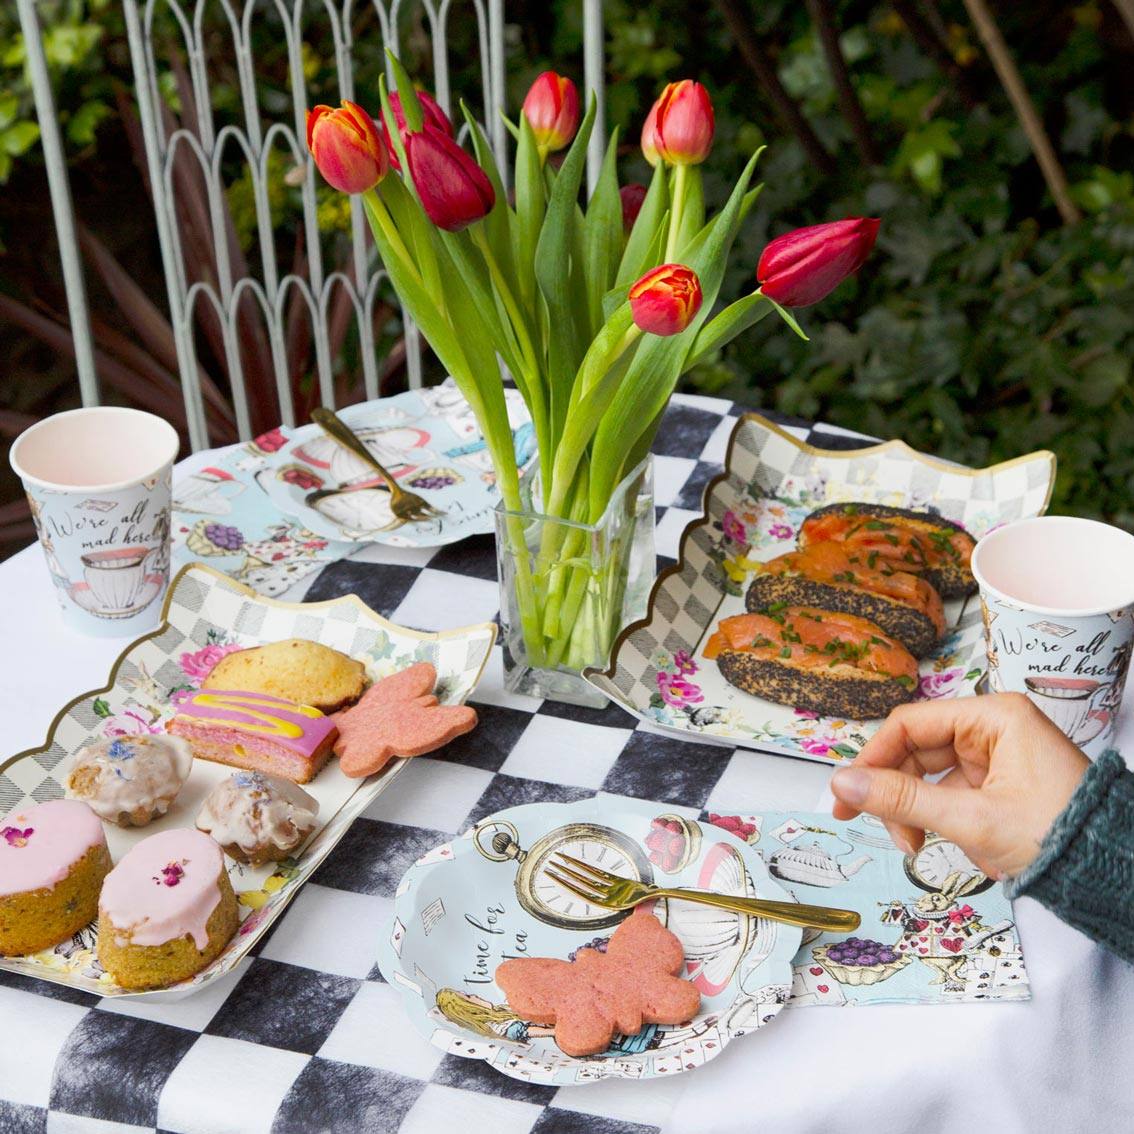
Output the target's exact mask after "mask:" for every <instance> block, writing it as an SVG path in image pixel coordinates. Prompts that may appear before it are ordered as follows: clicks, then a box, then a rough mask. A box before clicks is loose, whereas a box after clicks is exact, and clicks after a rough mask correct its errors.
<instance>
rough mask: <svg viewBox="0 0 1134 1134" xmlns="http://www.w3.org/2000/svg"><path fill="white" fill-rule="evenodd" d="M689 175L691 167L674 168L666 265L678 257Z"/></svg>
mask: <svg viewBox="0 0 1134 1134" xmlns="http://www.w3.org/2000/svg"><path fill="white" fill-rule="evenodd" d="M688 174H689V167H688V166H687V165H685V164H679V165H675V166H674V167H673V193H672V195H671V201H672V204H671V206H670V210H669V233H668V235H667V236H666V240H665V257H664V258H663V263H666V264H671V263H673V258H674V256H676V255H677V241H678V238H679V237H680V235H681V220H682V213H684V212H685V194H686V184H687V179H688Z"/></svg>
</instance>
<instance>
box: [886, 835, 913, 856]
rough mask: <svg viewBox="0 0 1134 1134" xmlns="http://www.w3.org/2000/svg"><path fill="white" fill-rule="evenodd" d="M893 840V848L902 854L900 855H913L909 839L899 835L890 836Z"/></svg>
mask: <svg viewBox="0 0 1134 1134" xmlns="http://www.w3.org/2000/svg"><path fill="white" fill-rule="evenodd" d="M890 837H891V838H892V839H893V840H894V846H896V847H897V848H898V850H900V851H901V852H902V854H913V843H911V842H910V841H909V839H906V838H903V837H902V836H901V835H893V834H892V835H891V836H890Z"/></svg>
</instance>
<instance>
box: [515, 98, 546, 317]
mask: <svg viewBox="0 0 1134 1134" xmlns="http://www.w3.org/2000/svg"><path fill="white" fill-rule="evenodd" d="M545 209H546V202H545V199H544V193H543V170H542V169H541V167H540V161H539V150H538V149H537V148H536V140H535V135H534V134H533V133H532V127H531V123H530V122H529V121H528V119H527V116H526V115H523V114H521V115H520V141H519V144H518V145H517V146H516V227H517V230H518V232H517V246H516V270H517V273H518V274H519V276H520V288H521V290H522V292H523V298H524V303H525V305H526V306H527V307H528V308H529V309H532V310H534V309H535V298H536V296H535V288H536V284H535V255H536V245H537V244H538V243H539V232H540V228H541V227H542V225H543V217H544V212H545Z"/></svg>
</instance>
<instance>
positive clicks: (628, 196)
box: [618, 182, 646, 232]
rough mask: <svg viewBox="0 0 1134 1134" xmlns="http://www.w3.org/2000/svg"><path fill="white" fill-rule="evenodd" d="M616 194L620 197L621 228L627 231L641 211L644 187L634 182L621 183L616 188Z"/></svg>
mask: <svg viewBox="0 0 1134 1134" xmlns="http://www.w3.org/2000/svg"><path fill="white" fill-rule="evenodd" d="M618 195H619V196H620V197H621V198H622V228H623V229H624V231H626V232H629V231H630V230H631V229H632V228H633V227H634V222H635V221H636V220H637V219H638V214H639V213H640V212H641V211H642V202H643V201H644V200H645V199H646V187H645V186H644V185H639V184H637V183H636V182H635V183H632V184H630V185H623V186H622V188H621V189H619V190H618Z"/></svg>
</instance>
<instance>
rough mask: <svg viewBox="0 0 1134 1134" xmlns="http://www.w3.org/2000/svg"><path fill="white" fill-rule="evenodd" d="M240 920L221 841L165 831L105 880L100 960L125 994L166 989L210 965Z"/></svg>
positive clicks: (193, 833)
mask: <svg viewBox="0 0 1134 1134" xmlns="http://www.w3.org/2000/svg"><path fill="white" fill-rule="evenodd" d="M239 922H240V918H239V915H238V913H237V905H236V895H235V894H234V893H233V890H232V884H231V882H229V878H228V873H227V871H226V870H225V864H224V855H223V854H222V853H221V849H220V847H219V846H218V845H217V843H216V842H215V841H214V840H213V839H210V838H209V836H208V835H204V834H202V833H201V832H200V831H193V830H188V829H177V830H170V831H162V832H160V833H159V834H157V835H151V836H150V837H149V838H148V839H143V840H142V841H141V842H140V843H137V844H135V846H133V847H132V848H131V849H130V850H129V851H128V852H127V854H126V855H124V856H123V858H122V861H121V862H119V863H118V865H117V866H116V867H115V868H114V869H113V870H112V871H111V872H110V873H109V874H108V875H107V876H106V881H105V882H104V883H103V884H102V893H101V895H100V896H99V902H98V959H99V961H100V962H101V963H102V967H103V968H104V969H106V971H107V972H108V973H110V975H111V976H112V977H114V979H115V980H116V981H117V982H118V983H119V984H120V985H121V986H122V987H123V988H162V987H165V986H166V985H170V984H175V983H176V982H177V981H181V980H185V979H186V978H187V977H190V976H192V975H193V974H194V973H198V972H200V971H201V970H202V969H203V968H205V967H206V966H207V965H209V964H211V963H212V961H213V960H214V959H215V958H216V957H217V956H218V954H219V953H220V952H221V950H223V949H224V947H225V946H226V945H227V944H228V943H229V941H231V940H232V936H233V934H234V933H235V932H236V928H237V925H238V924H239Z"/></svg>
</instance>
